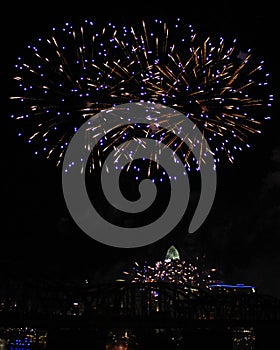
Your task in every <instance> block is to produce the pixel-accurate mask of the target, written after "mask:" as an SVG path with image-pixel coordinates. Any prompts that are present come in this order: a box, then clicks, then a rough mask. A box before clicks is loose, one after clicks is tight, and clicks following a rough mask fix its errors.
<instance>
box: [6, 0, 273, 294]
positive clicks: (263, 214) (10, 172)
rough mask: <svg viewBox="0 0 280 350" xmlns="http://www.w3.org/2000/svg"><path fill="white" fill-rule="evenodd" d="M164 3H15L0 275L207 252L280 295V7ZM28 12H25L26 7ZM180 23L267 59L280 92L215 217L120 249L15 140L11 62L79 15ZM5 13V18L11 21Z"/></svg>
mask: <svg viewBox="0 0 280 350" xmlns="http://www.w3.org/2000/svg"><path fill="white" fill-rule="evenodd" d="M173 4H174V3H172V6H171V4H170V3H169V4H167V5H163V4H162V3H153V5H152V6H151V5H146V4H144V3H142V4H141V5H137V6H135V3H131V4H128V5H121V4H118V5H115V6H111V7H110V6H105V5H102V4H100V5H99V9H97V7H95V6H94V5H91V6H90V5H89V6H86V7H85V5H84V6H83V7H81V8H77V6H78V5H77V4H75V5H76V7H75V8H70V7H69V6H67V7H65V8H64V11H63V12H62V13H59V12H57V11H58V10H57V8H54V7H51V6H50V5H43V4H41V5H40V9H38V10H36V9H35V8H33V7H32V6H30V9H32V10H33V11H32V12H31V11H28V10H27V8H25V12H24V13H23V12H21V7H18V8H17V10H16V12H15V11H12V9H10V10H8V9H9V7H12V6H11V5H10V6H8V7H7V13H6V15H5V17H6V19H7V22H6V23H4V22H1V33H2V37H1V48H2V50H1V51H2V53H1V71H0V73H1V84H2V86H1V101H2V102H1V119H2V139H1V141H2V147H1V150H2V153H1V158H2V161H1V163H0V164H1V175H2V203H3V204H4V208H3V209H2V210H1V212H2V229H1V235H0V244H1V255H0V270H2V272H1V273H2V274H3V273H4V271H5V273H6V274H14V275H15V276H18V275H24V276H29V275H31V276H38V274H39V275H42V276H47V277H46V278H51V277H50V276H63V277H64V278H66V279H67V278H69V279H71V278H80V279H83V278H89V279H91V280H93V281H99V280H103V281H105V280H111V279H114V278H116V277H122V270H123V269H126V267H127V266H128V265H129V264H132V262H133V261H134V260H138V261H143V260H144V259H145V260H148V261H149V260H150V261H155V260H160V259H162V258H164V256H165V253H166V250H167V249H168V247H169V246H170V245H171V244H175V246H176V247H177V248H178V250H179V252H180V253H181V256H182V257H183V258H187V257H188V256H189V255H192V254H206V256H207V259H208V261H209V263H210V264H213V265H216V266H218V267H220V268H221V270H223V271H224V275H225V277H226V279H227V280H228V281H230V282H236V283H250V284H254V285H256V286H257V287H258V288H259V290H260V291H261V292H263V293H268V294H271V295H276V296H279V297H280V253H279V243H280V201H279V195H280V138H279V135H278V130H279V120H278V107H279V102H278V101H279V88H278V79H279V72H278V67H279V63H278V57H277V55H278V54H277V52H278V45H279V44H278V31H279V30H278V29H279V28H278V26H279V24H278V22H277V13H278V12H277V9H276V7H275V6H276V5H271V4H269V3H268V2H266V5H263V6H262V7H255V5H252V7H251V8H243V7H242V6H241V4H239V3H237V2H235V3H233V2H231V4H229V3H228V2H225V3H222V4H220V5H219V4H218V3H216V5H213V4H212V5H210V4H208V5H207V6H205V5H202V4H200V3H197V5H195V4H194V3H192V4H189V3H186V9H183V8H182V7H181V6H175V5H173ZM22 8H24V6H23V5H22ZM157 16H158V17H165V18H168V17H177V16H178V17H181V18H184V19H185V20H186V21H187V22H189V23H191V24H193V25H194V26H195V27H196V28H197V29H198V30H199V31H207V32H208V33H209V35H212V34H213V35H216V34H217V35H221V36H230V37H232V36H235V37H236V38H237V39H238V42H239V43H240V45H241V46H243V47H244V48H245V49H247V48H252V49H254V50H256V53H257V54H259V55H260V56H261V57H263V59H264V60H265V62H266V64H267V67H268V71H269V72H270V73H271V77H272V87H271V90H272V93H273V94H274V96H275V103H274V107H273V109H272V111H271V113H270V114H271V115H272V120H271V121H270V122H268V123H266V125H264V127H263V134H262V135H258V137H256V138H254V139H253V147H252V148H251V149H249V150H247V151H244V152H243V153H242V154H241V155H240V157H239V158H238V159H237V160H236V163H235V164H234V166H231V165H229V164H222V166H220V168H219V169H218V188H217V196H216V199H215V202H214V206H213V208H212V210H211V212H210V214H209V217H208V218H207V220H206V221H205V223H204V224H203V225H202V227H201V228H200V229H199V231H198V232H197V233H195V234H193V235H188V234H187V221H188V218H186V219H184V220H182V222H180V223H179V224H178V226H177V227H176V228H175V229H174V231H173V232H171V233H170V234H169V235H168V236H167V237H165V238H163V239H162V240H160V241H159V242H157V243H155V244H152V245H150V246H147V247H143V248H138V249H119V248H112V247H108V246H104V245H102V244H101V243H98V242H96V241H94V240H92V239H91V238H89V237H88V236H87V235H86V234H84V233H83V232H81V231H80V229H79V228H78V227H77V226H76V225H75V223H74V222H73V220H72V219H71V217H70V216H69V214H68V211H67V208H66V206H65V203H64V199H63V195H62V188H61V174H60V169H59V168H57V167H56V166H55V164H54V162H52V161H47V160H46V159H41V158H36V157H35V156H34V155H33V153H32V152H30V148H29V147H28V145H26V144H23V143H22V141H21V140H20V139H19V138H18V137H17V136H16V129H15V125H14V123H13V122H11V121H10V119H9V114H10V111H9V105H8V103H7V98H8V96H9V94H10V90H9V89H10V77H11V74H10V73H11V70H12V65H13V63H14V62H15V61H16V57H17V56H18V55H20V50H21V48H22V47H23V46H24V45H25V44H26V43H27V42H28V41H29V39H30V38H32V37H33V36H35V37H36V36H37V33H38V34H41V33H44V30H46V29H49V28H50V26H52V25H55V24H60V23H62V22H64V21H65V20H69V19H70V20H71V19H75V18H77V17H86V18H88V17H90V18H96V19H98V20H101V21H104V22H106V21H107V20H116V21H121V22H122V21H131V22H132V23H133V21H134V20H135V19H138V18H143V17H145V18H147V17H157ZM3 17H4V16H3Z"/></svg>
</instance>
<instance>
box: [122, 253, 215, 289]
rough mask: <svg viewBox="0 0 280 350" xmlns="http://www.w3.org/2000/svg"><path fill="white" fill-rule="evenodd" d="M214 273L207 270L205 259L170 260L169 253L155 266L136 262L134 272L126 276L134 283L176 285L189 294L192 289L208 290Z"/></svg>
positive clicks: (125, 272)
mask: <svg viewBox="0 0 280 350" xmlns="http://www.w3.org/2000/svg"><path fill="white" fill-rule="evenodd" d="M171 249H173V250H174V249H175V248H174V247H173V246H171V247H170V248H169V250H171ZM213 271H216V269H209V268H206V266H205V264H204V261H203V258H199V257H198V256H197V257H195V258H193V259H189V260H188V261H187V260H182V259H180V257H179V256H178V257H171V258H170V257H169V256H168V253H167V256H166V258H165V259H164V260H162V261H157V262H156V263H155V264H154V265H150V264H147V263H145V264H143V265H141V264H139V263H138V262H135V263H134V265H133V267H132V271H131V272H128V271H124V274H125V275H126V276H127V277H128V278H129V280H130V282H132V283H150V282H166V283H176V284H178V285H180V286H181V287H182V288H184V289H185V290H186V291H187V292H188V291H189V288H190V287H193V288H199V289H204V290H206V289H208V286H209V285H210V284H211V282H212V280H213V278H214V277H213Z"/></svg>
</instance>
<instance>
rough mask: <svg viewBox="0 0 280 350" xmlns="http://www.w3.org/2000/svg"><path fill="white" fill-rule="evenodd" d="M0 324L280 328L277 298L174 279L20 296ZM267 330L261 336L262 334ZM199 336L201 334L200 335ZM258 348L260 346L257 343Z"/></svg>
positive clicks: (1, 315) (225, 329) (4, 312)
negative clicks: (66, 293)
mask: <svg viewBox="0 0 280 350" xmlns="http://www.w3.org/2000/svg"><path fill="white" fill-rule="evenodd" d="M0 326H5V327H22V326H25V327H37V328H44V329H47V330H49V331H51V330H58V329H62V328H63V329H66V328H67V329H71V330H77V329H79V330H83V331H90V330H95V331H96V330H100V331H101V330H102V331H104V330H110V329H114V330H116V329H133V330H139V329H140V330H141V329H142V330H145V332H147V330H149V329H150V330H153V329H184V330H185V331H186V332H187V331H191V332H197V331H198V330H199V332H200V335H201V332H202V330H203V331H205V330H207V332H208V333H207V334H208V337H209V334H210V333H209V331H212V332H214V331H219V332H220V333H219V334H225V333H226V332H228V330H229V329H237V328H240V327H245V328H246V327H247V328H248V327H253V328H254V330H255V331H256V332H257V333H259V334H260V335H259V339H261V338H264V339H267V337H268V336H269V337H270V339H272V336H273V334H274V333H275V331H276V332H278V331H279V330H280V301H279V300H278V299H277V298H274V297H271V296H267V295H261V294H258V293H250V294H242V293H217V292H213V291H208V290H204V289H200V288H196V287H194V286H191V285H190V286H182V285H178V284H175V283H174V284H173V283H159V282H155V283H125V282H115V283H111V284H100V285H95V286H91V287H89V288H82V289H76V290H75V289H74V290H73V289H72V290H71V293H69V295H65V294H64V293H60V294H59V293H54V292H53V293H47V294H46V295H45V296H44V297H42V298H40V301H39V300H38V298H37V299H36V300H32V298H31V299H30V298H27V299H26V300H21V302H20V303H19V305H18V307H17V309H16V310H12V311H11V310H2V311H1V312H0ZM264 334H265V336H264ZM199 337H200V336H199ZM259 349H261V350H262V348H260V347H259Z"/></svg>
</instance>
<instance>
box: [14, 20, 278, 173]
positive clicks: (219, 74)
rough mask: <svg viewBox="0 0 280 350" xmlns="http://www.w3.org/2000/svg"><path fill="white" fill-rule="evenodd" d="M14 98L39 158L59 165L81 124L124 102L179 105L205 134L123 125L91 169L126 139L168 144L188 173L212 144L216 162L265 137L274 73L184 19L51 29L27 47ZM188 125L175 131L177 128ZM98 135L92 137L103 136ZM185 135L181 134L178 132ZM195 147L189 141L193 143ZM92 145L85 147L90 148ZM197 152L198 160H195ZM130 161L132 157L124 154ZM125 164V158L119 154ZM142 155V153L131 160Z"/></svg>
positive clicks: (168, 126) (168, 125)
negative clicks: (197, 30) (195, 149)
mask: <svg viewBox="0 0 280 350" xmlns="http://www.w3.org/2000/svg"><path fill="white" fill-rule="evenodd" d="M15 68H16V72H17V73H16V75H15V77H14V80H15V82H16V87H15V89H16V93H15V94H14V95H13V96H12V97H11V99H12V100H13V102H15V105H14V113H13V114H12V118H15V119H17V120H19V121H21V122H22V124H21V125H22V129H24V130H26V131H27V132H26V133H24V132H23V131H22V130H20V132H19V135H20V136H23V137H25V138H27V140H28V142H29V143H34V144H35V145H36V149H35V153H36V154H39V155H45V156H46V157H47V158H52V157H53V158H54V159H56V161H57V164H60V163H61V161H62V159H63V155H64V152H65V150H66V148H67V146H68V144H69V142H70V140H71V138H72V136H73V135H74V133H75V132H76V131H77V130H78V129H79V127H80V126H81V125H82V124H83V123H84V122H85V121H86V120H87V119H89V118H90V117H92V116H93V115H95V114H97V113H98V112H100V111H102V110H105V109H107V108H110V107H112V106H117V105H120V104H122V103H127V102H141V101H143V102H144V101H145V102H151V103H154V104H155V106H156V104H161V105H167V106H170V107H173V108H175V109H177V110H178V111H180V112H181V113H183V114H184V115H185V116H186V118H189V119H190V120H191V121H192V122H193V123H194V124H195V126H196V127H198V128H199V129H200V130H201V133H202V138H201V139H194V140H191V145H192V146H191V147H190V148H188V147H186V145H185V140H186V138H188V137H189V135H182V137H181V138H180V137H177V136H174V134H173V133H172V130H174V125H172V120H170V119H169V118H167V119H166V121H165V122H162V123H161V124H158V123H157V120H150V121H147V125H129V124H128V125H127V126H125V127H122V128H118V126H117V125H116V131H114V132H112V133H111V134H110V135H109V136H105V137H103V138H102V139H101V140H100V142H99V143H98V149H97V151H96V152H95V155H94V159H92V165H93V166H96V164H98V165H99V166H101V165H102V161H101V160H100V158H102V157H101V155H102V154H103V155H104V154H105V153H106V151H107V152H108V151H110V149H112V148H114V147H115V146H117V145H119V144H120V143H122V142H124V141H126V140H129V139H133V138H134V139H137V140H139V147H141V146H144V144H145V138H146V137H149V138H154V139H156V140H157V141H159V142H163V143H165V144H166V145H168V146H169V147H171V148H172V149H173V150H174V152H177V153H179V156H180V157H181V158H182V160H183V161H184V162H185V164H186V168H187V169H191V168H192V166H193V164H194V165H195V167H196V168H197V169H199V166H200V164H201V162H203V161H204V159H205V156H206V154H207V152H208V151H209V150H208V149H206V147H207V142H208V144H209V145H210V151H211V153H213V154H214V157H215V161H216V162H219V160H220V158H221V157H224V156H226V158H227V159H228V160H229V161H230V162H233V161H234V157H235V153H236V152H238V151H242V149H243V148H244V146H245V147H246V146H247V147H249V146H250V145H249V143H250V135H252V134H255V133H261V127H262V123H263V120H265V119H269V118H270V117H269V115H267V107H269V106H270V105H271V103H272V99H273V97H272V95H271V94H270V93H269V89H268V86H269V82H268V79H269V74H268V73H265V72H264V62H262V61H260V62H256V61H255V59H254V55H253V53H252V52H251V51H250V50H248V51H246V52H243V51H240V50H239V49H238V48H237V46H236V41H235V40H233V41H232V43H230V44H227V43H226V41H225V40H224V39H223V38H218V39H215V40H212V39H210V38H209V37H205V38H204V37H203V38H201V37H199V36H198V35H197V34H196V33H195V32H194V29H193V28H192V26H190V25H185V24H184V23H182V21H180V20H179V19H178V20H176V21H173V22H172V23H166V22H164V21H161V20H154V21H148V22H145V21H142V22H140V23H138V24H136V25H135V26H134V27H128V26H127V27H126V26H115V25H113V24H112V23H107V24H106V25H105V26H104V27H101V26H99V25H95V23H94V22H93V21H89V20H85V21H83V22H80V23H76V24H75V25H72V24H70V23H65V24H64V25H62V26H61V27H57V28H52V30H51V31H50V33H49V34H47V35H44V36H42V37H38V38H37V40H36V41H35V42H34V43H33V44H31V45H28V46H27V47H26V51H24V53H23V54H22V56H20V57H18V62H17V64H16V65H15ZM181 127H182V125H176V128H177V131H178V130H179V131H180V128H181ZM103 129H104V128H103V126H102V125H100V127H98V128H97V129H96V134H95V137H99V135H100V134H102V132H103V131H104V130H103ZM177 134H178V132H177ZM189 141H190V140H189ZM90 142H91V141H90V140H85V143H89V147H90ZM192 147H200V150H201V151H200V159H194V158H193V156H192ZM123 155H124V156H126V152H123ZM116 157H119V155H116ZM136 157H137V150H135V152H134V153H133V155H131V154H129V155H128V156H127V158H128V160H130V161H131V160H133V159H134V158H136Z"/></svg>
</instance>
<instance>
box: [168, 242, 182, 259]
mask: <svg viewBox="0 0 280 350" xmlns="http://www.w3.org/2000/svg"><path fill="white" fill-rule="evenodd" d="M175 259H180V255H179V252H178V250H177V249H176V248H175V247H174V245H172V246H171V247H170V248H169V249H168V250H167V253H166V256H165V260H175Z"/></svg>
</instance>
